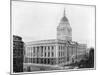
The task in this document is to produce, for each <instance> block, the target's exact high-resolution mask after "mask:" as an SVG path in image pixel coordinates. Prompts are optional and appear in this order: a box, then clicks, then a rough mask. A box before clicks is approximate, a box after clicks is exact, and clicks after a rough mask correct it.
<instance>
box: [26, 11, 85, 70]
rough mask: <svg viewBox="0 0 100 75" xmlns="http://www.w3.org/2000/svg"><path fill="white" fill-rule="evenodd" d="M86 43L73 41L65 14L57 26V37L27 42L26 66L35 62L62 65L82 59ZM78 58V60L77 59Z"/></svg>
mask: <svg viewBox="0 0 100 75" xmlns="http://www.w3.org/2000/svg"><path fill="white" fill-rule="evenodd" d="M85 52H86V44H79V43H77V42H74V41H72V29H71V26H70V23H69V21H68V19H67V17H66V15H65V10H64V14H63V17H62V18H61V21H60V24H59V25H58V27H57V39H50V40H40V41H32V42H28V43H26V44H25V55H24V68H28V69H30V68H29V66H30V67H31V66H32V65H34V64H42V65H51V66H52V65H53V66H61V65H64V64H69V63H72V62H75V61H78V60H80V58H79V57H80V56H82V55H84V54H85ZM77 59H78V60H77Z"/></svg>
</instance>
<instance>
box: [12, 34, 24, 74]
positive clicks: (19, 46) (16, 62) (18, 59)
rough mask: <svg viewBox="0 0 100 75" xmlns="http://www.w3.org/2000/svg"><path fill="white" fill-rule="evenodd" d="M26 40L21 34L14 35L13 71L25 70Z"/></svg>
mask: <svg viewBox="0 0 100 75" xmlns="http://www.w3.org/2000/svg"><path fill="white" fill-rule="evenodd" d="M23 51H24V42H23V41H22V38H21V37H20V36H16V35H13V72H23Z"/></svg>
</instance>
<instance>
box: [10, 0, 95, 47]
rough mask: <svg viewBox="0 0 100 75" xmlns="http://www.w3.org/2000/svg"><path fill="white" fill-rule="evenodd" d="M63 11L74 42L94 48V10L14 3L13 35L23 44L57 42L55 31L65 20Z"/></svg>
mask: <svg viewBox="0 0 100 75" xmlns="http://www.w3.org/2000/svg"><path fill="white" fill-rule="evenodd" d="M64 8H65V10H66V17H67V18H68V20H69V23H70V26H71V28H72V40H73V41H77V42H79V43H82V44H87V46H88V47H91V46H92V47H94V46H95V8H94V7H93V6H80V5H67V4H66V5H64V4H50V3H34V2H19V1H12V33H13V35H19V36H21V37H22V38H23V41H24V42H29V41H36V40H47V39H56V36H57V35H56V34H57V31H56V28H57V26H58V25H59V23H60V20H61V18H62V17H63V12H64Z"/></svg>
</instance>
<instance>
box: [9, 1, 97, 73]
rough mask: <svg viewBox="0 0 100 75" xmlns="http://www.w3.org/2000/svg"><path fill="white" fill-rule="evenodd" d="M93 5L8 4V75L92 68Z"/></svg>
mask: <svg viewBox="0 0 100 75" xmlns="http://www.w3.org/2000/svg"><path fill="white" fill-rule="evenodd" d="M95 10H96V6H95V5H81V4H67V3H52V2H51V3H49V2H35V1H20V0H18V1H17V0H12V1H11V52H10V54H11V61H10V63H11V66H10V67H11V70H10V71H11V74H17V73H42V72H52V71H53V72H55V71H58V72H59V71H65V72H67V71H72V70H74V71H76V70H80V71H81V70H84V69H85V70H93V69H95V65H96V63H95V60H96V59H95V58H96V57H95V52H96V48H95V45H96V44H95V42H96V41H95V39H96V38H95V37H96V36H95V35H96V34H95V26H96V23H95V17H96V13H95V12H96V11H95Z"/></svg>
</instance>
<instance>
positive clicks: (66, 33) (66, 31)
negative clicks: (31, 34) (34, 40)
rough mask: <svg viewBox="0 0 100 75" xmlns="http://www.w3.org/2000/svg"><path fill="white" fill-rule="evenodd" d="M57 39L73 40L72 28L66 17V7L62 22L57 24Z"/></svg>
mask: <svg viewBox="0 0 100 75" xmlns="http://www.w3.org/2000/svg"><path fill="white" fill-rule="evenodd" d="M57 39H59V40H66V41H71V40H72V29H71V27H70V24H69V21H68V19H67V17H66V11H65V9H64V13H63V17H62V18H61V20H60V23H59V25H58V26H57Z"/></svg>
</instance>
